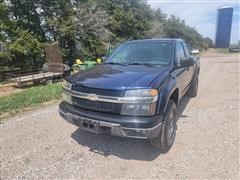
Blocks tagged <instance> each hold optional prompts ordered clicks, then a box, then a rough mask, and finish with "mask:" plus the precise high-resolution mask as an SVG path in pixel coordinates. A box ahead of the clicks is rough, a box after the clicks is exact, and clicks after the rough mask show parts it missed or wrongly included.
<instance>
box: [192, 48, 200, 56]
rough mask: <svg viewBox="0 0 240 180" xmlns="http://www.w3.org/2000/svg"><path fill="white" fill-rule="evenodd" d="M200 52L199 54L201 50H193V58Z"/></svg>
mask: <svg viewBox="0 0 240 180" xmlns="http://www.w3.org/2000/svg"><path fill="white" fill-rule="evenodd" d="M199 53H200V52H199V50H198V49H193V50H191V55H193V56H196V55H198V54H199Z"/></svg>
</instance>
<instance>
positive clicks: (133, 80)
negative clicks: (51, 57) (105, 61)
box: [66, 65, 168, 90]
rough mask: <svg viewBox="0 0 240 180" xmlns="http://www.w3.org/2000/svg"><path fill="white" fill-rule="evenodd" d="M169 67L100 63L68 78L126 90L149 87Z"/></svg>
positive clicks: (72, 80)
mask: <svg viewBox="0 0 240 180" xmlns="http://www.w3.org/2000/svg"><path fill="white" fill-rule="evenodd" d="M167 69H168V68H167V67H161V66H156V67H148V66H139V65H137V66H134V65H131V66H121V65H99V66H97V67H95V68H92V69H88V70H85V71H82V72H79V73H76V74H74V75H72V76H68V77H67V78H66V80H67V81H69V82H71V83H72V84H76V85H82V86H87V87H92V88H101V89H112V90H125V89H135V88H149V87H151V86H150V85H151V82H153V80H154V79H156V78H157V77H158V76H160V74H166V73H164V72H166V71H167Z"/></svg>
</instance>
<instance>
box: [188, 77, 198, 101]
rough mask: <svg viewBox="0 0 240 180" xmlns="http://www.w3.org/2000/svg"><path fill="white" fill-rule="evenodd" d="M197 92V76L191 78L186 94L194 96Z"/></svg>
mask: <svg viewBox="0 0 240 180" xmlns="http://www.w3.org/2000/svg"><path fill="white" fill-rule="evenodd" d="M197 93H198V76H196V77H195V78H193V80H192V82H191V85H190V87H189V89H188V92H187V96H189V97H196V96H197Z"/></svg>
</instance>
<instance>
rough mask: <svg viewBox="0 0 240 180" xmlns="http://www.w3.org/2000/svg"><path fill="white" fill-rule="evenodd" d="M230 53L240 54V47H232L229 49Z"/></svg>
mask: <svg viewBox="0 0 240 180" xmlns="http://www.w3.org/2000/svg"><path fill="white" fill-rule="evenodd" d="M229 52H234V53H235V52H240V48H238V47H230V48H229Z"/></svg>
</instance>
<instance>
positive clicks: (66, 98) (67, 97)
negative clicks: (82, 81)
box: [62, 80, 72, 104]
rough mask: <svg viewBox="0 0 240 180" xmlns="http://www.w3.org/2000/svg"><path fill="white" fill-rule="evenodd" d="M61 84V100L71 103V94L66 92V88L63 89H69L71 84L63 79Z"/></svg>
mask: <svg viewBox="0 0 240 180" xmlns="http://www.w3.org/2000/svg"><path fill="white" fill-rule="evenodd" d="M62 86H63V100H64V101H65V102H67V103H69V104H72V96H71V95H70V94H69V93H68V92H67V90H65V89H69V90H71V87H72V84H71V83H69V82H67V81H66V80H64V81H63V84H62Z"/></svg>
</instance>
